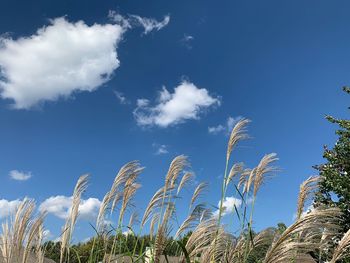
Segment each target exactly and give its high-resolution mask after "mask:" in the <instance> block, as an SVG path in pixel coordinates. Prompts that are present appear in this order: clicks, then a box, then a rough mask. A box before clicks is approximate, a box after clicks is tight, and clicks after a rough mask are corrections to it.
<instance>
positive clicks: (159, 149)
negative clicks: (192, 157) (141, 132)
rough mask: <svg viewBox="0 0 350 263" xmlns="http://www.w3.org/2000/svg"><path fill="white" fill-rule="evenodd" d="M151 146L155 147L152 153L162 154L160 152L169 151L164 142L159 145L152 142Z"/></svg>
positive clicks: (165, 152)
mask: <svg viewBox="0 0 350 263" xmlns="http://www.w3.org/2000/svg"><path fill="white" fill-rule="evenodd" d="M153 148H155V149H156V151H155V153H154V154H155V155H162V154H167V153H169V150H168V146H166V145H165V144H160V145H159V144H156V143H154V144H153Z"/></svg>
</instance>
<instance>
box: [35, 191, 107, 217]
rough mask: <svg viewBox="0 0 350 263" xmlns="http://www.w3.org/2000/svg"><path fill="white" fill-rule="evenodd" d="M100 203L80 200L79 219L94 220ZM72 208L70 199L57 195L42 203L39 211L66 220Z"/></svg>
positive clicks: (91, 199)
mask: <svg viewBox="0 0 350 263" xmlns="http://www.w3.org/2000/svg"><path fill="white" fill-rule="evenodd" d="M100 205H101V201H100V200H98V199H97V198H89V199H86V200H82V201H81V203H80V206H79V218H81V219H85V220H94V219H95V218H96V217H97V214H98V211H99V209H100ZM71 207H72V197H68V196H63V195H58V196H52V197H49V198H48V199H46V200H45V201H44V202H42V203H41V204H40V206H39V211H40V212H44V211H46V212H47V213H49V214H53V215H55V216H57V217H59V218H61V219H66V218H67V217H68V215H69V212H70V209H71Z"/></svg>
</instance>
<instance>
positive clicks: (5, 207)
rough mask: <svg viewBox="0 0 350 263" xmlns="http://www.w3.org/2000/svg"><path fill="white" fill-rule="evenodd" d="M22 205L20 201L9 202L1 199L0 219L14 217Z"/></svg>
mask: <svg viewBox="0 0 350 263" xmlns="http://www.w3.org/2000/svg"><path fill="white" fill-rule="evenodd" d="M20 203H21V201H20V200H13V201H8V200H6V199H0V219H2V218H5V217H7V216H9V215H12V214H13V213H14V212H15V211H16V209H17V207H18V205H19V204H20Z"/></svg>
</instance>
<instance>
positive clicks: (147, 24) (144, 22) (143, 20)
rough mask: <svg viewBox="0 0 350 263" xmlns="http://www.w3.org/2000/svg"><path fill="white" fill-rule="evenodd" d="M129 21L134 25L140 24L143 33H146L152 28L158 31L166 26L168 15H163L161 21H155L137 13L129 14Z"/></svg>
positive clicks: (168, 20) (168, 19)
mask: <svg viewBox="0 0 350 263" xmlns="http://www.w3.org/2000/svg"><path fill="white" fill-rule="evenodd" d="M130 18H131V23H132V24H134V25H141V26H142V27H143V28H144V31H143V33H144V34H145V35H147V34H148V33H150V32H152V31H153V30H155V31H159V30H161V29H162V28H163V27H165V26H167V25H168V24H169V22H170V16H169V15H167V16H164V18H163V20H162V21H157V20H155V19H153V18H147V17H141V16H137V15H131V16H130Z"/></svg>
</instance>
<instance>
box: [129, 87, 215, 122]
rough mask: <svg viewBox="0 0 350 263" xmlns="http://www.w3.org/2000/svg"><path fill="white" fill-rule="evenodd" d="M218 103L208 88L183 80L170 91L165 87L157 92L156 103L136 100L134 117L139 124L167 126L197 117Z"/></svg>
mask: <svg viewBox="0 0 350 263" xmlns="http://www.w3.org/2000/svg"><path fill="white" fill-rule="evenodd" d="M215 104H216V105H220V100H219V99H218V98H215V97H212V96H210V95H209V92H208V90H206V89H204V88H198V87H197V86H195V85H194V84H193V83H191V82H188V81H183V82H182V83H181V84H180V85H179V86H177V87H175V89H174V93H170V92H169V91H168V90H167V89H166V88H165V87H163V89H162V90H161V91H160V93H159V99H158V102H157V105H155V106H153V107H152V106H150V101H149V100H147V99H139V100H137V108H136V109H135V110H134V117H135V119H136V121H137V124H138V125H140V126H154V125H155V126H159V127H168V126H171V125H175V124H179V123H182V122H184V121H186V120H190V119H199V115H200V114H201V113H202V111H203V110H205V109H207V108H209V107H210V106H213V105H215Z"/></svg>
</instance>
